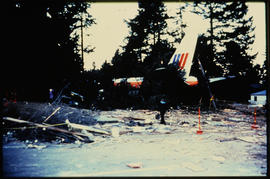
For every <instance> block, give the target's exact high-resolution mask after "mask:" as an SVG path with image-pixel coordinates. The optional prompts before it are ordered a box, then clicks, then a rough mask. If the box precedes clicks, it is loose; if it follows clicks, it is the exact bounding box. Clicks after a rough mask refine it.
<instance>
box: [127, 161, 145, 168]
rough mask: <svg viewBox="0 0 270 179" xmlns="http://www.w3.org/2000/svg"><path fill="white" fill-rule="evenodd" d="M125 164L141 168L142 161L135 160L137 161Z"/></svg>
mask: <svg viewBox="0 0 270 179" xmlns="http://www.w3.org/2000/svg"><path fill="white" fill-rule="evenodd" d="M127 166H128V167H129V168H142V163H141V162H137V163H129V164H127Z"/></svg>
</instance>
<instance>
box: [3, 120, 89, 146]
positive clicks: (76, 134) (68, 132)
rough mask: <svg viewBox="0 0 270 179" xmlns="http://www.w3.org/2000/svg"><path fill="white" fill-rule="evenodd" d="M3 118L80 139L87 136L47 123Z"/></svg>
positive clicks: (82, 139)
mask: <svg viewBox="0 0 270 179" xmlns="http://www.w3.org/2000/svg"><path fill="white" fill-rule="evenodd" d="M3 119H4V120H8V121H12V122H17V123H25V124H30V125H34V126H37V127H41V128H46V129H50V130H53V131H56V132H62V133H66V134H70V135H72V136H75V137H76V138H78V139H79V140H81V141H86V140H85V139H84V138H82V137H88V136H87V135H85V134H82V133H79V132H70V131H67V130H65V129H61V128H57V127H53V126H50V125H48V124H38V123H34V122H29V121H24V120H21V119H15V118H11V117H3Z"/></svg>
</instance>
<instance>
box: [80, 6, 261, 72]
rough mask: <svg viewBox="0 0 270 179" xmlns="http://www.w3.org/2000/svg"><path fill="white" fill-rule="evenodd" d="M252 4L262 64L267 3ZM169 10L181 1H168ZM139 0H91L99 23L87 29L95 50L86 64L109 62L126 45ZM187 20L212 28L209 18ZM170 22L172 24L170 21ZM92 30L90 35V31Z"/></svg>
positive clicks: (86, 39)
mask: <svg viewBox="0 0 270 179" xmlns="http://www.w3.org/2000/svg"><path fill="white" fill-rule="evenodd" d="M247 4H248V7H249V12H248V16H253V18H254V22H253V23H254V25H255V26H256V29H255V36H256V37H255V42H254V44H253V46H252V50H253V52H255V53H256V52H258V55H257V59H256V63H259V64H262V63H263V62H264V60H265V58H266V57H265V49H266V33H265V31H266V30H265V28H266V27H265V4H264V3H263V2H250V3H247ZM165 5H166V7H167V13H168V14H169V15H172V16H175V15H176V14H175V13H176V11H177V9H178V8H179V7H180V5H179V3H165ZM137 9H138V4H137V3H133V2H128V3H127V2H126V3H92V4H91V8H90V9H89V11H88V12H89V13H90V14H91V15H92V16H93V17H94V18H95V19H96V23H97V24H96V25H92V26H91V27H89V28H88V29H85V30H84V34H85V35H84V46H87V45H91V46H93V47H95V51H94V52H93V53H90V54H86V53H85V54H84V68H85V69H86V70H89V69H92V68H93V65H92V64H93V62H95V64H96V67H97V68H100V67H101V65H102V64H103V63H104V61H105V60H107V62H110V60H111V58H112V57H113V56H114V53H115V52H116V50H117V49H121V47H120V46H121V45H124V42H123V40H124V38H125V37H127V36H128V32H129V29H128V27H127V25H126V23H124V19H126V20H128V19H133V18H134V17H135V16H136V15H137V13H138V11H137ZM184 21H185V22H186V23H187V24H188V25H190V26H192V27H193V28H196V29H197V30H198V29H199V30H200V31H201V32H202V33H204V32H205V31H206V29H207V28H209V22H208V21H206V20H203V19H202V18H201V17H200V16H198V15H194V14H191V13H186V14H185V15H184ZM168 25H169V26H170V24H168ZM87 34H89V35H87Z"/></svg>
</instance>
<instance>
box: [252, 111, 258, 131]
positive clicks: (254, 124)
mask: <svg viewBox="0 0 270 179" xmlns="http://www.w3.org/2000/svg"><path fill="white" fill-rule="evenodd" d="M251 128H252V129H258V125H257V123H256V108H254V122H253V124H251Z"/></svg>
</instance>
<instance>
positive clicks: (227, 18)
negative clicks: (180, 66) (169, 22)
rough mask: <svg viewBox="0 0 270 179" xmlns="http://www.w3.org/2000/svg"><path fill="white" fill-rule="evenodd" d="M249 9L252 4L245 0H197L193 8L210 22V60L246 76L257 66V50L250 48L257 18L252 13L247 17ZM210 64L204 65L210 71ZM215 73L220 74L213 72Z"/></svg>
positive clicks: (228, 71) (231, 73) (229, 72)
mask: <svg viewBox="0 0 270 179" xmlns="http://www.w3.org/2000/svg"><path fill="white" fill-rule="evenodd" d="M247 11H248V7H247V5H246V4H245V2H243V1H235V2H225V1H222V2H216V1H214V2H211V1H205V2H200V3H198V2H195V3H194V9H193V12H194V13H197V14H200V15H202V16H203V17H204V18H205V19H209V22H210V28H209V34H210V35H209V36H207V38H208V41H209V42H210V45H209V47H210V49H211V51H210V53H209V57H210V58H209V59H208V60H211V61H213V62H214V63H215V64H216V66H219V67H222V68H223V70H222V71H223V72H222V73H223V74H226V75H242V76H243V75H244V74H245V75H246V74H247V73H248V72H249V71H250V69H251V68H253V65H252V63H253V60H254V59H255V57H256V54H255V55H251V54H249V53H248V50H249V48H250V45H251V44H252V43H253V42H254V38H255V36H254V34H253V31H254V27H253V25H252V21H253V20H252V17H250V18H247V17H246V15H247ZM208 60H207V61H208ZM202 63H204V62H203V61H202ZM207 63H208V62H207ZM210 66H211V65H210ZM210 66H209V65H204V67H205V69H206V71H210V69H209V70H207V69H208V67H210ZM215 75H219V74H212V75H211V76H215Z"/></svg>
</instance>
